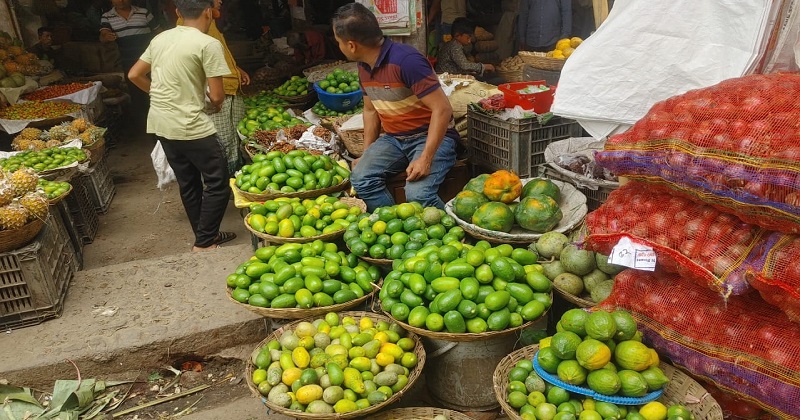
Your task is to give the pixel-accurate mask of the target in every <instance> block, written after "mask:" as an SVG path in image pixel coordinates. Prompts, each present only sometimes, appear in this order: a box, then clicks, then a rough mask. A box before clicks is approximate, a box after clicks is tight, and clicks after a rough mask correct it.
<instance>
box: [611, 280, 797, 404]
mask: <svg viewBox="0 0 800 420" xmlns="http://www.w3.org/2000/svg"><path fill="white" fill-rule="evenodd" d="M600 307H601V308H603V309H607V310H608V309H617V308H620V309H626V310H628V311H630V312H631V314H632V315H633V316H634V318H635V319H636V321H637V322H638V325H639V330H640V331H642V334H643V335H644V338H645V340H647V341H648V342H649V343H650V344H651V345H652V347H653V348H655V349H656V350H657V351H658V352H659V353H660V354H662V355H664V356H666V357H669V359H670V360H671V361H672V362H673V363H675V364H677V365H680V366H683V367H684V368H685V369H686V370H687V371H689V373H691V374H693V375H696V376H700V377H702V378H705V379H707V380H710V381H712V382H714V383H716V384H717V385H718V386H720V387H721V388H722V389H724V390H725V391H728V392H733V393H735V394H736V395H737V396H739V397H742V398H745V399H747V400H748V401H751V402H754V403H756V404H758V405H759V406H760V407H762V408H764V409H765V410H767V411H769V412H770V413H772V414H773V415H776V416H778V417H780V418H782V419H783V418H800V403H798V401H800V374H798V372H800V328H797V325H796V324H794V323H792V322H791V321H790V320H789V319H788V318H787V317H786V315H784V314H783V313H782V312H781V311H780V310H779V309H777V308H775V307H773V306H771V305H769V304H767V303H766V302H764V301H763V300H762V299H761V297H760V296H759V295H758V294H757V293H751V294H748V295H745V296H733V297H731V298H730V299H729V300H728V301H727V302H725V301H723V300H722V299H720V297H719V296H718V295H717V294H715V293H714V292H712V291H710V290H708V289H706V288H704V287H700V286H699V285H697V284H695V283H694V282H691V281H686V280H685V279H681V277H680V276H678V275H676V274H670V273H664V272H659V271H656V272H645V271H638V270H625V271H623V272H622V273H620V274H618V275H617V277H616V279H615V284H614V289H613V291H612V292H611V295H610V296H609V297H608V299H606V300H605V301H603V302H602V303H601V304H600Z"/></svg>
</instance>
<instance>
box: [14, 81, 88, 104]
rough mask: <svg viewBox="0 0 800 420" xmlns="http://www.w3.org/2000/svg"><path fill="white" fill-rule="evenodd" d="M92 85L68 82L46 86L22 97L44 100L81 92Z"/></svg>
mask: <svg viewBox="0 0 800 420" xmlns="http://www.w3.org/2000/svg"><path fill="white" fill-rule="evenodd" d="M92 85H93V84H92V83H67V84H65V85H52V86H46V87H43V88H41V89H37V90H35V91H33V92H31V93H28V94H26V95H24V96H23V97H22V98H23V99H25V100H26V101H44V100H46V99H53V98H58V97H60V96H65V95H69V94H72V93H75V92H80V91H82V90H84V89H88V88H90V87H92Z"/></svg>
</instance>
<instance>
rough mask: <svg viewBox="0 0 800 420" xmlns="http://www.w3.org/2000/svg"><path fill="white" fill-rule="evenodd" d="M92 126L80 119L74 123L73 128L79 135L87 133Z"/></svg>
mask: <svg viewBox="0 0 800 420" xmlns="http://www.w3.org/2000/svg"><path fill="white" fill-rule="evenodd" d="M90 126H91V124H89V122H88V121H86V119H84V118H78V119H75V120H73V121H72V128H74V129H75V130H76V131H77V132H78V133H79V134H80V133H83V132H84V131H86V129H87V128H89V127H90Z"/></svg>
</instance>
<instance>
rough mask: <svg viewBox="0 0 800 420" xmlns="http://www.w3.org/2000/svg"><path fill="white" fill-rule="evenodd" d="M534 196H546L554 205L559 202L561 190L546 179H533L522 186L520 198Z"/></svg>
mask: <svg viewBox="0 0 800 420" xmlns="http://www.w3.org/2000/svg"><path fill="white" fill-rule="evenodd" d="M535 194H541V195H546V196H548V197H550V198H552V199H553V200H555V201H556V203H558V202H559V200H561V189H559V188H558V186H557V185H556V184H554V183H553V181H551V180H549V179H546V178H533V179H531V180H530V181H528V182H527V183H526V184H525V185H523V186H522V197H530V196H532V195H535Z"/></svg>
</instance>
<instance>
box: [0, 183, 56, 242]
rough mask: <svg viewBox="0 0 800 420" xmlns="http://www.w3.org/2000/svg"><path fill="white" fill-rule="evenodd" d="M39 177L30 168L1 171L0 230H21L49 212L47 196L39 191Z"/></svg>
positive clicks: (43, 217)
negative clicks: (9, 171)
mask: <svg viewBox="0 0 800 420" xmlns="http://www.w3.org/2000/svg"><path fill="white" fill-rule="evenodd" d="M38 182H39V177H38V176H36V172H34V171H33V169H30V168H21V169H19V170H17V171H14V172H11V173H8V172H5V171H0V229H2V230H12V229H19V228H21V227H23V226H25V225H26V224H28V223H29V222H31V221H33V220H35V219H41V220H45V219H46V218H47V214H48V212H49V207H48V205H49V203H48V201H47V195H46V194H45V193H44V191H42V190H37V185H38Z"/></svg>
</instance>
